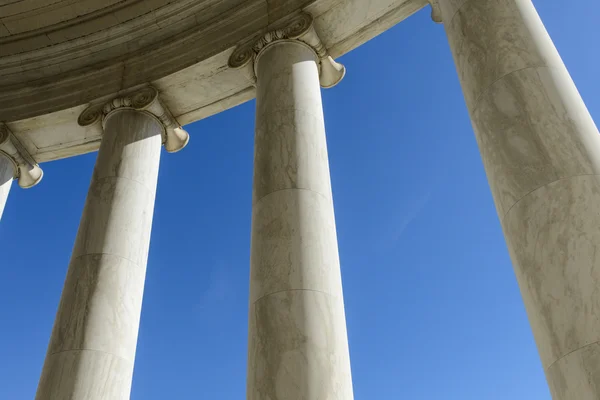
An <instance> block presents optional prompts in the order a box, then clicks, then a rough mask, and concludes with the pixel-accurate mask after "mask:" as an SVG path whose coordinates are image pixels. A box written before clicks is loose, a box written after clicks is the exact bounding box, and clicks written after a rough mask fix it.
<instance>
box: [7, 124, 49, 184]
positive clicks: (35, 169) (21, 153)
mask: <svg viewBox="0 0 600 400" xmlns="http://www.w3.org/2000/svg"><path fill="white" fill-rule="evenodd" d="M1 156H4V157H7V158H8V159H9V160H10V161H11V162H12V164H13V169H14V173H13V177H14V178H15V179H18V180H19V186H21V187H22V188H23V189H28V188H30V187H33V186H35V185H37V184H38V183H39V182H40V181H41V180H42V177H43V176H44V172H43V171H42V169H41V168H40V167H39V165H37V163H36V162H35V160H34V159H33V157H31V155H30V154H29V153H28V152H27V150H25V147H23V145H22V144H21V142H19V140H17V138H16V137H15V135H13V134H12V132H11V131H10V130H9V129H8V127H7V126H6V125H5V124H3V123H0V157H1Z"/></svg>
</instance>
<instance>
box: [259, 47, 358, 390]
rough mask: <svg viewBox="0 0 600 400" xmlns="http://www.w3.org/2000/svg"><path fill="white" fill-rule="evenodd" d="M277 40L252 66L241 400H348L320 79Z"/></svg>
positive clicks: (309, 59) (304, 51)
mask: <svg viewBox="0 0 600 400" xmlns="http://www.w3.org/2000/svg"><path fill="white" fill-rule="evenodd" d="M316 61H317V59H316V55H315V53H314V51H313V50H312V49H311V48H310V47H308V46H307V45H305V44H302V43H299V42H297V41H280V42H275V43H274V44H271V45H270V47H267V48H266V49H264V50H262V53H260V54H259V58H258V60H257V78H258V82H257V93H258V95H257V104H256V112H257V114H256V137H255V156H254V193H253V209H252V246H251V256H250V258H251V260H250V265H251V272H250V311H249V312H250V314H249V321H250V322H249V325H250V327H249V339H248V387H247V398H248V400H263V399H290V400H291V399H298V400H300V399H329V400H352V399H353V392H352V378H351V371H350V357H349V350H348V339H347V333H346V318H345V314H344V302H343V294H342V282H341V275H340V260H339V255H338V246H337V237H336V230H335V219H334V214H333V201H332V196H331V183H330V179H329V162H328V158H327V143H326V138H325V124H324V120H323V109H322V104H321V88H320V84H319V72H318V68H317V63H316Z"/></svg>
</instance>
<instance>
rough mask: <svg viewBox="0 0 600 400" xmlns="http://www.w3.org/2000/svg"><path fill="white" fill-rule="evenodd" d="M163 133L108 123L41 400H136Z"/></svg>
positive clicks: (136, 120) (125, 119)
mask: <svg viewBox="0 0 600 400" xmlns="http://www.w3.org/2000/svg"><path fill="white" fill-rule="evenodd" d="M162 130H163V128H162V125H161V124H160V123H159V121H158V120H157V119H156V118H155V117H153V116H150V115H149V114H147V113H145V112H140V111H134V110H126V109H125V110H117V111H114V112H113V113H111V114H109V115H108V116H107V120H106V123H105V133H104V137H103V140H102V144H101V146H100V151H99V153H98V159H97V161H96V167H95V168H94V173H93V176H92V182H91V184H90V189H89V192H88V197H87V199H86V204H85V208H84V211H83V216H82V218H81V223H80V226H79V231H78V233H77V238H76V240H75V246H74V249H73V254H72V258H71V262H70V264H69V269H68V272H67V278H66V281H65V285H64V289H63V293H62V297H61V300H60V304H59V307H58V312H57V316H56V320H55V323H54V328H53V330H52V336H51V339H50V344H49V346H48V353H47V355H46V361H45V363H44V368H43V371H42V377H41V379H40V383H39V386H38V391H37V394H36V400H58V399H86V400H127V399H129V393H130V390H131V378H132V375H133V364H134V359H135V350H136V343H137V335H138V329H139V321H140V313H141V307H142V296H143V291H144V279H145V272H146V263H147V257H148V250H149V244H150V230H151V226H152V215H153V207H154V198H155V193H156V184H157V179H158V167H159V160H160V152H161V144H162V138H161V133H162Z"/></svg>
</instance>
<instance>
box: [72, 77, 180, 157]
mask: <svg viewBox="0 0 600 400" xmlns="http://www.w3.org/2000/svg"><path fill="white" fill-rule="evenodd" d="M123 109H130V110H137V111H142V112H146V113H148V114H150V115H152V116H153V117H155V118H156V119H157V120H158V121H160V123H161V124H162V126H163V128H164V130H163V145H164V146H165V149H166V150H167V151H168V152H169V153H175V152H177V151H179V150H181V149H183V148H184V147H185V146H186V145H187V144H188V142H189V139H190V136H189V134H188V133H187V132H186V131H185V129H183V128H182V127H181V126H180V125H179V123H178V122H177V120H176V119H175V118H174V117H173V115H172V114H171V112H170V111H169V110H168V109H167V108H166V107H165V106H164V105H163V104H162V103H161V101H160V99H159V95H158V90H156V89H155V88H154V87H152V86H146V87H144V88H142V89H138V90H136V91H133V92H130V93H126V94H123V95H121V96H119V97H115V98H113V99H112V100H109V101H107V102H106V103H99V104H93V105H91V106H89V107H88V108H86V109H85V110H84V111H83V112H82V113H81V115H80V116H79V118H78V119H77V123H78V124H79V125H81V126H89V125H93V124H97V123H100V124H102V128H104V125H105V123H106V120H107V118H108V117H109V116H110V115H111V114H112V113H114V112H116V111H118V110H123Z"/></svg>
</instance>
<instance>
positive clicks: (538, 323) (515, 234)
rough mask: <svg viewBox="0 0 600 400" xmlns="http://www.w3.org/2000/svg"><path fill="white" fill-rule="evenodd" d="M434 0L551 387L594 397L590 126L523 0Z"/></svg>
mask: <svg viewBox="0 0 600 400" xmlns="http://www.w3.org/2000/svg"><path fill="white" fill-rule="evenodd" d="M437 3H439V4H438V5H439V11H440V12H441V20H442V21H443V23H444V24H445V29H446V33H447V35H448V39H449V41H450V46H451V49H452V53H453V56H454V59H455V63H456V66H457V69H458V75H459V78H460V81H461V84H462V87H463V91H464V95H465V100H466V103H467V107H468V109H469V113H470V115H471V120H472V123H473V128H474V131H475V135H476V138H477V142H478V144H479V148H480V150H481V155H482V159H483V163H484V166H485V170H486V173H487V177H488V180H489V183H490V186H491V190H492V193H493V196H494V201H495V204H496V209H497V211H498V215H499V218H500V221H501V223H502V227H503V230H504V235H505V238H506V242H507V245H508V249H509V251H510V255H511V258H512V261H513V265H514V270H515V273H516V276H517V279H518V282H519V286H520V289H521V294H522V297H523V300H524V303H525V306H526V309H527V313H528V316H529V320H530V323H531V326H532V329H533V333H534V337H535V340H536V343H537V346H538V350H539V354H540V357H541V360H542V364H543V367H544V370H545V372H546V377H547V380H548V383H549V385H550V389H551V392H552V396H553V398H554V399H555V400H559V399H560V400H573V399H578V400H592V399H598V398H600V290H599V289H600V269H599V268H598V266H599V265H600V229H599V228H598V227H599V226H600V177H599V176H598V174H599V172H600V135H599V134H598V129H597V128H596V125H595V124H594V122H593V120H592V118H591V117H590V114H589V113H588V111H587V109H586V107H585V105H584V103H583V101H582V99H581V97H580V95H579V93H578V91H577V89H576V87H575V85H574V84H573V81H572V80H571V78H570V76H569V73H568V72H567V69H566V68H565V66H564V64H563V62H562V60H561V58H560V56H559V54H558V52H557V51H556V49H555V47H554V45H553V43H552V41H551V39H550V37H549V36H548V33H547V32H546V30H545V28H544V26H543V24H542V22H541V20H540V18H539V16H538V14H537V12H536V10H535V9H534V6H533V4H532V3H531V1H530V0H437ZM434 11H435V10H434ZM435 15H436V13H435V12H434V17H435Z"/></svg>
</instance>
